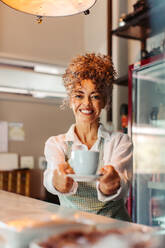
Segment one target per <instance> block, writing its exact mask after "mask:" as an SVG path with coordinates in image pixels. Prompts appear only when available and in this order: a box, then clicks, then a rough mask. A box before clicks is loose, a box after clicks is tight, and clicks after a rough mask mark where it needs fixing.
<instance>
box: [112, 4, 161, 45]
mask: <svg viewBox="0 0 165 248" xmlns="http://www.w3.org/2000/svg"><path fill="white" fill-rule="evenodd" d="M164 11H165V2H164V3H161V4H159V6H156V7H153V8H151V9H149V10H145V11H143V12H140V13H138V14H136V13H135V15H134V16H133V17H132V18H131V19H130V20H128V21H127V22H126V24H125V25H124V26H121V27H118V28H117V29H115V30H112V34H113V35H117V36H119V37H122V38H127V39H134V40H140V41H144V40H145V39H147V38H149V37H152V36H154V35H156V34H158V33H161V32H163V31H165V14H164Z"/></svg>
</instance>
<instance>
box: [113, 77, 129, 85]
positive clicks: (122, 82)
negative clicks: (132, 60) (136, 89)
mask: <svg viewBox="0 0 165 248" xmlns="http://www.w3.org/2000/svg"><path fill="white" fill-rule="evenodd" d="M114 83H115V84H117V85H121V86H128V75H124V76H122V77H119V78H118V79H116V80H115V82H114Z"/></svg>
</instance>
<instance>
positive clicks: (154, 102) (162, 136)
mask: <svg viewBox="0 0 165 248" xmlns="http://www.w3.org/2000/svg"><path fill="white" fill-rule="evenodd" d="M131 131H132V139H133V143H134V165H133V166H134V180H133V220H134V221H135V222H137V223H140V224H145V225H152V226H153V225H156V226H162V227H165V60H164V59H161V60H159V61H155V62H150V63H147V64H145V65H143V66H140V67H139V68H136V69H133V70H132V130H131Z"/></svg>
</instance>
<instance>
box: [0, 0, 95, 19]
mask: <svg viewBox="0 0 165 248" xmlns="http://www.w3.org/2000/svg"><path fill="white" fill-rule="evenodd" d="M0 1H1V2H3V3H5V4H6V5H8V6H9V7H11V8H13V9H15V10H18V11H22V12H24V13H28V14H32V15H36V16H40V17H42V16H43V17H44V16H48V17H55V16H68V15H75V14H78V13H81V12H84V13H85V14H89V8H91V7H92V6H93V5H94V4H95V2H96V1H97V0H0Z"/></svg>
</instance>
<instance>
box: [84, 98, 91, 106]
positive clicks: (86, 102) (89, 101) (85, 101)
mask: <svg viewBox="0 0 165 248" xmlns="http://www.w3.org/2000/svg"><path fill="white" fill-rule="evenodd" d="M84 104H85V105H86V106H89V105H91V99H90V97H88V96H86V97H85V98H84Z"/></svg>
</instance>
